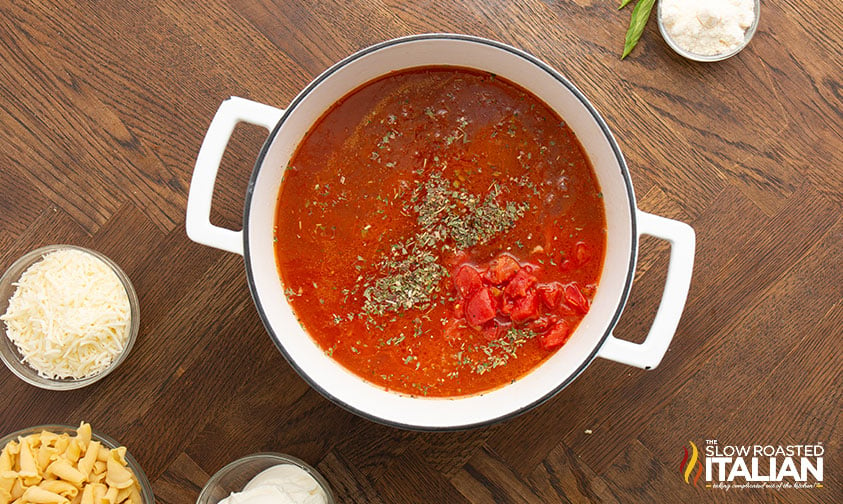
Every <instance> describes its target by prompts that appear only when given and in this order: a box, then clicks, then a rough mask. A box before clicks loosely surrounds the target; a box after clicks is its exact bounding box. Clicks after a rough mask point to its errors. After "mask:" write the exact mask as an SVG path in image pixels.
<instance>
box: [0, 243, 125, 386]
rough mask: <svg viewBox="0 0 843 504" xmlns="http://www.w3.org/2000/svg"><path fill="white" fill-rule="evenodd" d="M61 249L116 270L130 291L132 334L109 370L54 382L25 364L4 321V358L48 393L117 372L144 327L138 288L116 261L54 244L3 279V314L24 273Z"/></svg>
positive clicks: (0, 329) (0, 342)
mask: <svg viewBox="0 0 843 504" xmlns="http://www.w3.org/2000/svg"><path fill="white" fill-rule="evenodd" d="M58 250H78V251H81V252H85V253H87V254H90V255H92V256H94V257H96V258H97V259H99V260H101V261H102V262H104V263H105V264H106V265H108V266H109V267H110V268H111V269H112V271H114V273H115V274H116V275H117V278H119V279H120V283H122V284H123V287H124V288H125V289H126V295H127V296H128V298H129V311H130V313H129V329H128V330H129V334H128V337H127V339H126V344H125V345H124V346H123V350H122V351H121V352H120V354H119V355H118V356H117V357H115V358H114V360H113V361H112V362H111V364H109V366H108V367H107V368H105V369H104V370H102V371H101V372H99V373H97V374H94V375H91V376H88V377H85V378H60V379H51V378H46V377H44V376H41V375H39V374H38V372H37V371H36V370H35V369H34V368H33V367H31V366H30V365H29V364H27V363H26V362H24V361H23V356H22V355H21V353H20V351H19V350H18V348H17V346H15V344H14V343H13V342H12V340H10V339H9V337H8V335H7V334H6V323H5V322H3V321H0V359H2V360H3V363H4V364H5V365H6V367H8V368H9V369H10V370H11V371H12V372H13V373H14V374H16V375H17V376H18V377H19V378H20V379H21V380H23V381H25V382H27V383H29V384H30V385H34V386H36V387H40V388H43V389H48V390H73V389H78V388H81V387H84V386H86V385H90V384H92V383H94V382H96V381H98V380H101V379H103V378H104V377H105V376H106V375H108V374H109V373H110V372H112V371H114V370H115V369H116V368H117V366H119V365H120V363H121V362H123V361H124V360H125V359H126V356H127V355H129V352H130V351H131V350H132V346H133V345H134V344H135V339H137V336H138V327H139V326H140V305H139V303H138V296H137V293H135V288H134V287H133V286H132V283H131V282H130V281H129V277H127V276H126V274H125V273H124V272H123V270H121V269H120V267H119V266H117V265H116V264H114V262H113V261H112V260H111V259H109V258H107V257H105V256H104V255H102V254H100V253H99V252H95V251H93V250H88V249H86V248H82V247H77V246H74V245H50V246H47V247H41V248H38V249H35V250H33V251H31V252H28V253H27V254H25V255H23V256H22V257H21V258H20V259H18V260H17V261H15V262H14V263H12V265H11V266H9V269H7V270H6V272H5V273H4V274H3V276H2V277H0V315H2V314H4V313H6V310H7V309H8V307H9V300H10V299H11V297H12V295H13V294H14V293H15V289H16V286H15V283H16V282H17V281H18V280H19V279H20V277H21V275H23V272H24V271H26V270H27V268H29V267H30V266H32V265H33V264H34V263H36V262H38V261H40V260H41V259H42V257H43V256H44V255H46V254H49V253H50V252H55V251H58Z"/></svg>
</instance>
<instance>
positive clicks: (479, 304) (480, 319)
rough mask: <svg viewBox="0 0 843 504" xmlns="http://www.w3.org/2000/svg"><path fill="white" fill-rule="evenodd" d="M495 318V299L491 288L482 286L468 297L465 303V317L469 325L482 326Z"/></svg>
mask: <svg viewBox="0 0 843 504" xmlns="http://www.w3.org/2000/svg"><path fill="white" fill-rule="evenodd" d="M493 318H495V301H494V299H493V298H492V296H491V295H490V294H489V289H487V288H482V289H480V290H478V291H477V292H476V293H474V295H473V296H471V297H470V298H469V299H468V303H467V304H466V305H465V319H466V321H468V323H469V325H471V326H473V327H480V326H481V325H483V324H485V323H486V322H488V321H490V320H492V319H493Z"/></svg>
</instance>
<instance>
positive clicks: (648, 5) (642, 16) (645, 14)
mask: <svg viewBox="0 0 843 504" xmlns="http://www.w3.org/2000/svg"><path fill="white" fill-rule="evenodd" d="M655 3H656V0H639V1H638V3H637V4H635V8H634V9H632V17H631V18H630V20H629V29H628V30H627V31H626V40H625V41H624V46H623V55H622V56H621V59H624V58H626V57H627V56H628V55H629V53H630V52H632V49H634V48H635V45H636V44H638V39H640V38H641V34H642V33H644V27H645V26H647V20H648V19H650V12H651V11H652V10H653V5H655Z"/></svg>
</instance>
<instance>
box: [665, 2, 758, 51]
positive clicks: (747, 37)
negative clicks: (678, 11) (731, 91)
mask: <svg viewBox="0 0 843 504" xmlns="http://www.w3.org/2000/svg"><path fill="white" fill-rule="evenodd" d="M658 4H659V5H658V10H657V15H656V18H657V20H658V25H659V32H660V33H661V34H662V38H663V39H664V41H665V42H667V45H669V46H670V48H671V49H673V51H674V52H676V54H678V55H680V56H682V57H684V58H687V59H689V60H693V61H701V62H714V61H723V60H725V59H728V58H731V57H732V56H734V55H736V54H738V53H739V52H741V51H742V50H743V49H744V47H746V46H747V44H749V41H750V40H752V37H753V35H755V30H756V29H758V21H759V19H761V0H755V2H754V4H755V6H754V9H755V18H754V19H753V20H752V24H751V25H749V28H747V29H746V32H745V33H744V40H743V43H742V44H741V45H739V46H738V47H736V48H734V49H732V50H731V51H726V52H722V53H719V54H711V55H707V54H696V53H693V52H690V51H687V50H685V49H683V48H681V47H679V45H678V44H676V42H674V41H673V39H672V38H671V37H670V34H669V33H668V32H667V28H665V26H664V23H662V2H659V3H658Z"/></svg>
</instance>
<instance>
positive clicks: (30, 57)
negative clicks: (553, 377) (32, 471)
mask: <svg viewBox="0 0 843 504" xmlns="http://www.w3.org/2000/svg"><path fill="white" fill-rule="evenodd" d="M616 4H617V2H605V1H594V0H577V1H575V2H570V1H561V0H546V1H539V0H527V1H523V2H511V1H502V0H500V1H498V0H457V1H453V2H431V1H428V0H417V1H408V2H405V1H394V0H376V1H363V0H350V1H346V2H338V1H332V0H317V1H302V0H228V1H221V0H209V1H207V2H178V1H174V0H151V1H148V2H138V3H128V4H127V3H126V2H118V1H114V0H105V1H96V2H93V1H81V2H71V3H67V2H55V1H54V0H38V1H33V2H24V1H11V2H3V3H0V60H2V62H3V64H2V67H0V96H2V99H0V187H2V191H0V269H5V268H6V267H8V265H9V264H11V262H13V261H14V260H15V259H16V258H17V257H19V256H20V255H22V254H23V253H25V252H27V251H29V250H32V249H33V248H36V247H39V246H42V245H47V244H52V243H71V244H77V245H81V246H86V247H90V248H93V249H96V250H99V251H101V252H103V253H105V254H106V255H108V256H109V257H111V258H112V259H113V260H115V261H116V262H117V263H118V264H120V265H121V267H122V268H123V269H124V270H125V271H126V273H127V274H128V275H129V277H130V278H131V279H132V281H133V283H134V285H135V288H136V290H137V292H138V296H139V298H140V303H141V330H140V335H139V337H138V341H137V343H136V345H135V348H134V349H133V351H132V354H131V355H130V357H129V359H128V360H127V361H126V362H124V363H123V364H122V365H121V366H120V368H119V369H117V370H116V371H115V372H114V373H113V374H112V375H110V376H109V377H108V378H106V379H105V380H103V381H101V382H99V383H97V384H95V385H92V386H90V387H87V388H85V389H81V390H77V391H73V392H63V393H60V392H50V391H44V390H40V389H36V388H34V387H31V386H29V385H26V384H25V383H23V382H22V381H20V380H18V379H17V378H16V377H15V376H14V375H13V374H12V373H11V372H9V371H8V370H6V369H5V368H2V369H0V396H2V397H3V398H4V401H3V406H0V434H5V433H7V432H11V431H14V430H16V429H19V428H23V427H27V426H31V425H36V424H42V423H51V422H57V423H65V424H75V423H77V422H79V421H80V420H83V419H84V420H86V421H89V422H92V423H93V424H94V426H95V427H96V428H97V429H99V430H101V431H103V432H105V433H107V434H109V435H111V436H113V437H115V438H117V439H119V440H120V441H121V442H122V443H124V444H126V445H127V446H128V447H129V450H130V451H131V452H132V453H133V454H134V455H135V457H136V458H137V459H138V460H139V462H140V463H141V465H142V466H143V468H144V470H145V472H146V474H147V476H148V477H149V479H150V480H151V482H152V484H153V487H154V491H155V494H156V498H157V500H158V501H159V502H162V503H166V504H183V503H190V502H193V501H194V500H195V499H196V496H197V495H198V493H199V491H200V490H201V487H202V485H204V483H205V481H206V480H207V478H208V477H209V475H211V474H213V473H214V472H215V471H217V470H218V469H220V468H221V467H222V466H223V465H225V464H227V463H228V462H231V461H232V460H234V459H236V458H238V457H240V456H243V455H246V454H249V453H253V452H256V451H279V452H284V453H289V454H291V455H294V456H297V457H299V458H302V459H304V460H305V461H306V462H308V463H310V464H312V465H313V466H315V467H317V468H318V469H319V471H320V472H321V473H322V474H323V475H324V476H325V477H326V478H327V479H328V480H329V482H330V483H331V485H332V487H333V490H334V492H335V493H336V496H337V501H338V502H342V503H367V504H393V503H448V504H451V503H455V504H456V503H476V504H480V503H510V502H511V503H555V502H563V503H580V502H607V503H614V502H623V503H627V502H632V503H637V502H781V503H803V502H811V503H831V502H843V473H841V471H840V468H841V467H843V459H841V456H840V453H841V451H840V449H841V446H840V433H841V421H843V417H841V410H843V408H841V405H843V397H841V396H843V393H841V387H840V385H841V383H843V376H842V375H843V371H841V370H843V357H841V355H843V354H841V352H840V343H841V337H843V331H841V327H843V308H841V306H843V303H841V301H843V287H841V286H843V276H841V271H843V260H842V259H841V258H843V242H841V238H843V128H842V127H841V125H843V106H842V105H843V80H842V79H841V77H843V74H841V72H840V69H841V68H843V45H842V44H841V43H840V41H841V40H843V15H841V13H840V9H839V8H838V6H837V5H836V4H834V3H833V2H832V1H831V0H809V1H807V2H805V1H803V2H796V1H793V0H785V1H782V2H777V3H771V2H764V3H763V5H762V16H761V23H760V26H759V29H758V32H757V34H756V35H755V38H754V39H753V41H752V43H751V44H750V45H749V47H748V48H747V49H746V50H744V51H743V52H742V53H741V54H740V55H738V56H736V57H734V58H731V59H729V60H727V61H724V62H721V63H714V64H698V63H693V62H690V61H687V60H684V59H682V58H681V57H679V56H677V55H676V54H674V53H672V52H671V51H670V49H669V48H668V46H667V45H666V44H665V43H664V41H663V40H662V39H661V37H660V36H659V33H658V29H657V28H656V26H655V22H654V20H651V22H650V24H649V26H648V27H647V28H646V30H645V32H644V35H643V38H642V41H641V43H640V44H639V47H638V48H637V49H635V51H634V52H633V54H632V55H631V56H630V57H629V58H627V59H626V60H625V61H620V60H619V58H618V55H619V52H620V49H621V47H622V43H623V34H624V32H625V30H626V24H627V22H628V19H629V10H628V9H627V10H624V11H620V12H618V11H617V9H616V7H617V6H616ZM435 31H452V32H460V33H469V34H473V35H479V36H484V37H489V38H493V39H496V40H499V41H502V42H505V43H509V44H512V45H515V46H516V47H519V48H522V49H524V50H527V51H529V52H531V53H533V54H535V55H536V56H538V57H539V58H541V59H543V60H545V61H546V62H548V63H549V64H550V65H552V66H553V67H555V68H557V69H559V70H560V71H561V72H562V73H563V74H565V75H566V77H568V78H569V79H570V80H571V82H573V83H574V84H575V85H576V86H577V87H578V88H579V89H580V90H581V91H582V92H583V93H584V94H585V95H586V96H588V98H589V99H590V101H591V102H592V103H593V104H594V106H595V107H596V108H597V109H598V110H599V111H600V113H601V114H602V115H603V116H604V118H605V119H606V121H607V123H608V124H609V125H610V127H611V129H612V131H613V133H614V135H615V137H616V138H617V140H618V143H619V145H620V146H621V149H622V150H623V152H624V155H625V157H626V160H627V162H628V164H629V167H630V171H631V176H632V179H633V182H634V184H635V189H636V193H637V196H638V206H639V207H640V208H641V209H642V210H645V211H649V212H653V213H656V214H659V215H664V216H667V217H671V218H674V219H678V220H682V221H685V222H688V223H690V224H691V225H692V226H693V227H694V228H695V230H696V233H697V259H696V264H695V271H694V277H693V282H692V285H691V291H690V294H689V297H688V302H687V305H686V309H685V312H684V316H683V318H682V321H681V323H680V325H679V329H678V331H677V334H676V337H675V338H674V340H673V342H672V344H671V347H670V350H669V351H668V353H667V355H666V356H665V358H664V360H663V362H662V363H661V365H660V366H659V367H658V368H657V369H655V370H653V371H642V370H638V369H634V368H629V367H626V366H622V365H620V364H616V363H611V362H608V361H602V360H597V361H595V362H594V363H592V365H591V366H590V367H589V368H588V369H587V370H586V371H585V372H584V373H583V374H582V375H581V376H580V377H579V378H578V379H577V380H575V381H574V382H573V383H572V384H571V385H570V386H568V387H567V388H566V389H565V390H563V391H562V392H560V393H559V394H557V395H556V396H555V397H554V398H552V399H551V400H549V401H548V402H547V403H545V404H543V405H542V406H540V407H538V408H536V409H534V410H533V411H530V412H528V413H526V414H523V415H521V416H519V417H517V418H514V419H511V420H508V421H506V422H504V423H501V424H498V425H493V426H489V427H485V428H481V429H475V430H471V431H466V432H450V433H426V432H410V431H402V430H397V429H394V428H391V427H385V426H382V425H378V424H373V423H371V422H369V421H368V420H364V419H362V418H359V417H357V416H355V415H353V414H352V413H349V412H347V411H345V410H343V409H341V408H340V407H338V406H336V405H334V404H332V403H331V402H330V401H328V400H326V399H325V398H324V397H322V396H321V395H320V394H319V393H318V392H316V391H314V390H313V389H311V388H310V387H309V386H308V385H307V383H306V382H305V381H304V380H302V379H301V378H300V377H299V376H298V375H297V374H296V372H295V371H294V370H293V369H292V368H291V367H290V366H289V364H288V363H287V362H286V361H285V360H284V358H283V357H282V355H281V354H280V352H278V350H277V349H276V348H275V346H274V345H273V344H272V342H271V341H270V338H269V337H268V336H267V334H266V331H265V330H264V328H263V327H262V325H261V322H260V319H259V317H258V315H257V312H256V310H255V309H254V306H253V303H252V300H251V297H250V295H249V291H248V287H247V282H246V278H245V273H244V267H243V260H242V258H240V257H238V256H235V255H232V254H227V253H224V252H220V251H217V250H214V249H211V248H208V247H204V246H201V245H197V244H195V243H193V242H191V241H190V240H188V238H187V237H186V235H185V232H184V214H185V204H186V201H187V194H188V190H189V184H190V178H191V174H192V169H193V163H194V161H195V159H196V154H197V152H198V149H199V145H200V144H201V142H202V139H203V137H204V134H205V132H206V130H207V127H208V124H209V122H210V120H211V118H212V117H213V114H214V112H215V110H216V108H217V107H218V105H219V103H220V102H221V101H222V100H223V99H225V98H227V97H229V96H243V97H247V98H250V99H253V100H257V101H260V102H263V103H267V104H270V105H273V106H276V107H284V106H285V105H286V104H287V103H289V102H290V100H291V99H292V98H293V97H294V96H295V95H296V94H297V93H298V91H299V90H301V89H302V88H303V87H304V86H306V85H307V83H308V82H309V81H310V80H311V79H313V78H314V77H315V76H316V75H317V74H319V73H320V72H321V71H323V70H324V69H326V68H327V67H329V66H330V65H331V64H333V63H334V62H336V61H337V60H339V59H341V58H343V57H345V56H347V55H348V54H350V53H352V52H354V51H356V50H359V49H361V48H364V47H366V46H368V45H370V44H373V43H376V42H379V41H383V40H386V39H390V38H393V37H398V36H403V35H409V34H415V33H425V32H435ZM265 137H266V131H265V130H263V129H261V128H257V127H252V126H242V125H241V126H238V127H237V129H236V130H235V132H234V135H233V137H232V140H231V142H230V143H229V146H228V149H227V150H226V154H225V157H224V159H223V163H222V166H221V169H220V174H219V178H218V181H217V188H216V193H215V198H214V202H213V208H212V220H213V222H214V223H216V224H218V225H222V226H225V227H229V228H232V229H238V228H239V227H240V225H241V221H242V212H243V198H244V194H245V191H246V187H247V183H248V177H249V174H250V172H251V170H252V166H253V164H254V160H255V158H256V156H257V153H258V150H259V149H260V146H261V144H262V142H263V140H264V139H265ZM667 253H668V246H667V245H666V244H665V243H664V242H661V241H658V240H655V239H644V240H642V243H641V249H640V252H639V262H638V269H637V271H636V274H635V284H634V287H633V292H632V296H631V298H630V300H629V303H628V305H627V306H626V308H625V311H624V314H623V317H622V318H621V320H620V323H619V325H618V327H617V328H616V330H615V333H616V334H617V335H618V336H620V337H623V338H626V339H629V340H632V341H641V340H642V339H643V338H644V335H645V334H646V332H647V330H648V328H649V326H650V324H651V323H652V320H653V316H654V313H655V310H656V308H657V307H658V303H659V300H660V298H661V294H662V289H663V283H664V278H665V271H666V266H667ZM706 439H718V440H720V441H721V442H723V443H727V442H728V443H731V444H753V443H759V444H801V443H821V444H823V446H824V447H825V449H826V457H825V479H824V486H823V488H816V489H810V490H787V491H785V490H782V491H769V490H743V491H731V492H724V491H722V490H721V491H718V490H716V489H712V488H704V487H694V486H692V485H688V484H686V483H685V482H684V480H683V479H682V478H681V476H680V474H679V471H678V467H679V462H680V461H681V455H682V451H683V448H684V447H685V446H687V443H688V441H689V440H692V441H694V442H695V443H698V444H701V443H704V441H705V440H706Z"/></svg>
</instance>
